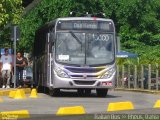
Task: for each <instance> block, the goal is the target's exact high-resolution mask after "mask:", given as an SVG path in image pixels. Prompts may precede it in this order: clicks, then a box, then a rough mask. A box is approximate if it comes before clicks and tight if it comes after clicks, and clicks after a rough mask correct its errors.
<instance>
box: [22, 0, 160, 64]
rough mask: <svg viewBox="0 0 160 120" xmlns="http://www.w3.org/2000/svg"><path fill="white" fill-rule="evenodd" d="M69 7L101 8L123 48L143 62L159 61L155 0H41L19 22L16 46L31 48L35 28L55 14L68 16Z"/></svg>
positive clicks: (158, 10) (158, 3)
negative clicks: (110, 21) (111, 21)
mask: <svg viewBox="0 0 160 120" xmlns="http://www.w3.org/2000/svg"><path fill="white" fill-rule="evenodd" d="M70 11H76V12H77V13H76V16H80V14H81V13H85V12H89V13H98V12H105V14H106V16H107V18H111V19H113V21H114V23H115V26H116V32H117V34H118V35H119V36H120V37H121V44H122V49H123V50H126V51H129V52H134V53H137V54H138V55H139V57H140V60H141V61H142V59H143V61H145V62H146V63H153V62H158V61H159V56H160V53H159V52H156V51H159V48H160V45H159V44H160V21H159V19H160V1H159V0H52V1H51V0H41V2H40V3H39V4H38V5H37V6H36V7H35V8H34V9H32V10H31V11H29V12H28V13H27V14H26V15H25V16H23V19H22V20H21V22H20V26H21V31H22V38H21V41H19V49H26V50H28V51H31V49H32V45H33V42H34V34H35V31H36V29H37V28H38V27H40V26H42V25H44V24H45V23H46V22H48V21H51V20H53V19H56V18H58V17H67V16H69V13H70ZM153 54H154V55H153ZM151 55H153V56H154V57H151ZM142 63H144V62H142Z"/></svg>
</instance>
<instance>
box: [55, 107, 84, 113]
mask: <svg viewBox="0 0 160 120" xmlns="http://www.w3.org/2000/svg"><path fill="white" fill-rule="evenodd" d="M85 113H86V112H85V109H84V107H83V106H73V107H60V108H59V109H58V111H57V113H56V115H72V114H85Z"/></svg>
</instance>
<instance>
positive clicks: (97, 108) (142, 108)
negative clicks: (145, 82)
mask: <svg viewBox="0 0 160 120" xmlns="http://www.w3.org/2000/svg"><path fill="white" fill-rule="evenodd" d="M27 96H28V95H27ZM0 98H2V99H3V101H4V102H1V103H0V112H3V111H15V110H28V111H29V113H30V116H31V118H30V119H37V120H50V119H52V120H53V118H54V119H55V120H72V119H73V120H93V119H96V117H95V115H97V114H104V115H105V114H160V109H156V108H153V106H154V104H155V103H156V101H157V100H160V95H157V94H148V93H138V92H126V91H113V90H112V91H109V92H108V95H107V96H106V97H105V98H98V97H97V96H96V93H95V91H92V94H91V95H90V96H79V95H78V94H77V92H76V91H66V90H65V91H62V92H61V94H60V95H59V96H57V97H51V96H49V95H47V94H43V93H38V98H35V99H33V98H29V97H27V98H26V99H21V100H17V99H12V98H9V97H8V96H3V97H2V96H1V97H0ZM125 101H130V102H132V103H133V105H134V110H128V111H116V112H107V108H108V104H109V103H111V102H125ZM71 106H83V107H84V109H85V111H86V114H85V115H76V116H75V115H74V116H56V115H55V114H56V112H57V111H58V109H59V108H60V107H71ZM159 119H160V117H159Z"/></svg>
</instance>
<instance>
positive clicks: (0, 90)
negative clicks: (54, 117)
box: [0, 88, 31, 96]
mask: <svg viewBox="0 0 160 120" xmlns="http://www.w3.org/2000/svg"><path fill="white" fill-rule="evenodd" d="M22 89H23V90H24V91H25V93H30V92H31V88H22ZM16 90H17V88H9V89H6V88H0V96H8V95H9V92H10V91H16Z"/></svg>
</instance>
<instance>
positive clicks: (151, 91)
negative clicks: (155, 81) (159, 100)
mask: <svg viewBox="0 0 160 120" xmlns="http://www.w3.org/2000/svg"><path fill="white" fill-rule="evenodd" d="M115 91H130V92H142V93H150V94H160V91H157V90H143V89H128V88H115Z"/></svg>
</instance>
